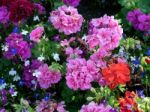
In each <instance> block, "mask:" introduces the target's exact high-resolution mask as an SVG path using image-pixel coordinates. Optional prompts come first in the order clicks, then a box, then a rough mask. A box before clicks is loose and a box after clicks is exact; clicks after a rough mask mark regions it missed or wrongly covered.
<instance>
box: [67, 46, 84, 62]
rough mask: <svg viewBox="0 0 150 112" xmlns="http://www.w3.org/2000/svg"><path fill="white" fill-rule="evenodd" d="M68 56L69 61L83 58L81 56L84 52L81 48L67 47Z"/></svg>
mask: <svg viewBox="0 0 150 112" xmlns="http://www.w3.org/2000/svg"><path fill="white" fill-rule="evenodd" d="M65 51H66V55H67V60H69V59H73V58H77V57H81V54H82V53H83V52H82V50H80V49H79V48H74V49H73V48H72V47H67V48H66V50H65Z"/></svg>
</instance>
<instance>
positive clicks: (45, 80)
mask: <svg viewBox="0 0 150 112" xmlns="http://www.w3.org/2000/svg"><path fill="white" fill-rule="evenodd" d="M38 71H39V72H40V75H39V76H38V77H37V80H38V82H39V84H40V87H41V88H44V89H47V88H49V87H51V85H52V84H56V83H58V82H59V81H60V79H61V74H60V72H58V71H54V70H51V69H49V67H48V65H47V64H44V65H42V66H40V67H39V69H38Z"/></svg>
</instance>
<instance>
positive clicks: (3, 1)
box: [0, 0, 16, 8]
mask: <svg viewBox="0 0 150 112" xmlns="http://www.w3.org/2000/svg"><path fill="white" fill-rule="evenodd" d="M15 1H16V0H1V2H0V6H6V7H8V8H9V6H10V5H11V4H12V3H13V2H15Z"/></svg>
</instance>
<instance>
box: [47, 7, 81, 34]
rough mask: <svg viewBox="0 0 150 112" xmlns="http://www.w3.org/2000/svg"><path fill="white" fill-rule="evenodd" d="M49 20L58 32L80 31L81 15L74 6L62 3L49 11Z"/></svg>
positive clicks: (71, 32)
mask: <svg viewBox="0 0 150 112" xmlns="http://www.w3.org/2000/svg"><path fill="white" fill-rule="evenodd" d="M49 21H50V22H51V23H52V24H53V26H54V27H55V28H56V29H57V30H59V32H64V33H65V34H66V35H70V34H73V33H76V32H77V31H80V29H81V26H82V23H83V17H82V16H81V15H80V14H79V13H78V11H77V9H76V8H74V7H71V6H66V5H64V6H61V7H59V8H58V9H56V10H54V11H52V12H51V13H50V17H49Z"/></svg>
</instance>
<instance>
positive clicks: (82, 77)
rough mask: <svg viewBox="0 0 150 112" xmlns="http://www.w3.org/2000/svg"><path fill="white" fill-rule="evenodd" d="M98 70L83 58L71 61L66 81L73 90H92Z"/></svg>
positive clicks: (68, 65)
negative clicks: (92, 83)
mask: <svg viewBox="0 0 150 112" xmlns="http://www.w3.org/2000/svg"><path fill="white" fill-rule="evenodd" d="M97 72H98V70H97V69H96V68H95V65H94V64H93V63H92V62H91V61H86V60H85V59H83V58H76V59H70V60H69V61H68V63H67V74H66V80H67V85H68V87H69V88H71V89H73V90H77V89H81V90H87V89H90V88H91V82H92V81H94V79H93V76H94V75H95V74H97Z"/></svg>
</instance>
